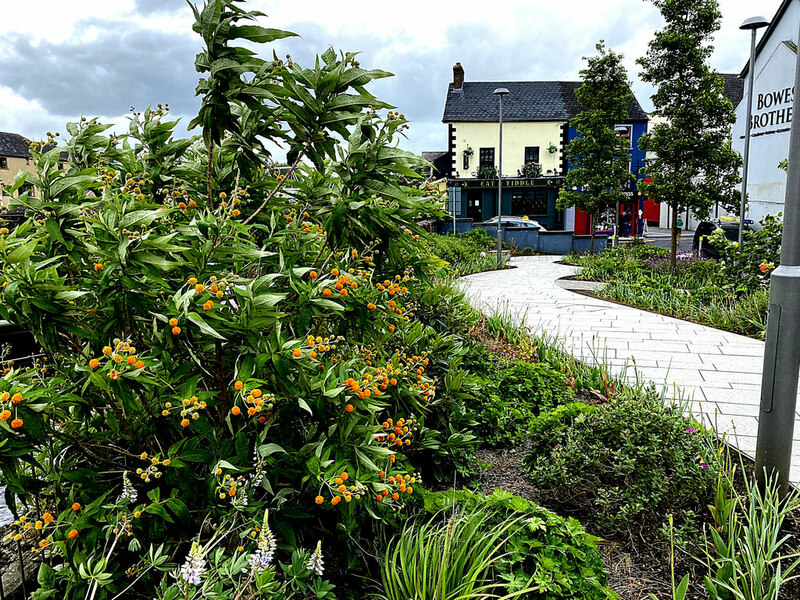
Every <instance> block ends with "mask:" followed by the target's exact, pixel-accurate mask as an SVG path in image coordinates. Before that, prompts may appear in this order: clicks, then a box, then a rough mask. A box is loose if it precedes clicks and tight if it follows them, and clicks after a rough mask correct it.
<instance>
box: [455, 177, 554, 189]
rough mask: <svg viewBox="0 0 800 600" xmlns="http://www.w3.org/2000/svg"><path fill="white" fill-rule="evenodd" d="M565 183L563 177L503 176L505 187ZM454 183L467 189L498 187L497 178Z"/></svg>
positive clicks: (464, 180) (546, 185)
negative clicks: (514, 177) (508, 177)
mask: <svg viewBox="0 0 800 600" xmlns="http://www.w3.org/2000/svg"><path fill="white" fill-rule="evenodd" d="M563 183H564V178H563V177H558V178H547V177H542V178H537V179H519V178H517V179H506V178H503V188H504V189H505V188H515V187H553V186H560V185H562V184H563ZM453 185H456V186H459V187H461V188H466V189H475V188H492V189H497V179H463V180H461V181H454V182H453Z"/></svg>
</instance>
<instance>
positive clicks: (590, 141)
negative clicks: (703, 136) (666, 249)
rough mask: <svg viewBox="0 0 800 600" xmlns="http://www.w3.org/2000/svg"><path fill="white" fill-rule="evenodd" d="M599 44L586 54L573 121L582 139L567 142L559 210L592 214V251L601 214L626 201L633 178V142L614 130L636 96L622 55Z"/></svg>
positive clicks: (579, 137)
mask: <svg viewBox="0 0 800 600" xmlns="http://www.w3.org/2000/svg"><path fill="white" fill-rule="evenodd" d="M596 48H597V51H598V53H599V54H598V55H597V56H593V57H591V58H585V60H586V62H587V66H586V68H585V69H583V70H582V71H581V78H582V79H583V85H581V87H579V88H578V89H577V90H576V92H575V95H576V97H577V98H578V102H580V104H581V106H582V107H583V110H582V111H581V113H580V114H579V115H578V116H576V117H575V118H574V119H572V123H571V124H572V125H573V126H574V127H575V129H577V131H578V137H576V138H575V139H573V140H572V141H571V142H570V143H569V145H568V146H567V149H566V153H567V160H569V162H570V164H571V165H572V168H571V169H570V170H569V171H568V172H567V179H566V185H565V186H564V187H563V188H562V189H561V192H560V193H559V195H558V205H559V207H560V208H567V207H570V206H576V207H578V208H580V209H581V210H585V211H586V212H588V213H589V215H591V219H592V226H591V228H590V230H591V236H592V239H591V245H590V246H589V253H590V254H593V253H594V231H595V224H596V223H597V221H598V219H599V218H600V214H601V213H602V212H603V211H604V210H605V209H606V208H607V207H609V206H616V204H617V202H621V201H622V200H624V199H625V196H624V193H623V187H624V184H625V183H626V182H627V181H629V180H631V179H633V176H632V175H631V174H630V172H629V171H628V160H629V157H628V143H627V141H626V140H624V139H622V138H620V137H619V136H617V134H616V133H615V132H614V125H615V124H616V123H620V122H621V121H624V120H625V119H626V118H627V116H628V103H629V102H630V101H631V99H632V98H633V94H632V93H631V89H630V83H629V82H628V74H627V72H626V71H625V67H623V66H622V55H621V54H616V53H614V52H612V51H610V50H606V48H605V44H604V42H603V41H602V40H601V41H600V42H599V43H598V44H597V46H596Z"/></svg>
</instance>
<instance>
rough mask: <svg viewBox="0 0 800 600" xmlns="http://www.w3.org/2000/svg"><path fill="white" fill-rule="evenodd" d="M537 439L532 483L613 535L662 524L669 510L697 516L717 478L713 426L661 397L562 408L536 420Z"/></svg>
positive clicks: (530, 469)
mask: <svg viewBox="0 0 800 600" xmlns="http://www.w3.org/2000/svg"><path fill="white" fill-rule="evenodd" d="M531 442H532V447H531V450H530V453H529V454H528V456H527V458H526V461H525V462H526V470H527V473H528V475H529V476H530V478H531V481H532V483H533V484H534V485H535V486H536V487H537V488H538V489H539V490H540V491H542V492H543V493H544V494H545V497H546V498H548V501H552V502H554V504H555V505H556V506H559V507H561V508H564V509H566V508H567V507H569V510H570V511H575V512H576V513H580V514H586V515H591V520H592V522H593V523H594V524H595V525H596V526H597V527H598V530H599V531H600V532H602V533H604V534H607V535H616V536H623V537H624V535H625V532H626V531H632V532H637V531H639V530H641V529H654V528H658V526H660V525H661V523H662V521H663V515H665V514H667V513H672V514H674V515H675V516H676V518H680V517H681V516H683V517H687V516H691V515H690V514H689V513H688V512H687V511H690V510H691V509H692V508H694V507H696V506H697V505H698V504H699V505H704V504H706V503H707V502H708V499H709V498H711V497H712V494H713V489H714V486H715V483H716V474H717V472H718V468H717V466H718V465H717V458H716V455H715V453H714V451H713V450H712V449H711V444H710V440H709V436H708V434H707V432H705V431H704V430H703V429H702V427H701V426H700V425H698V424H697V423H696V422H695V421H694V420H693V419H691V418H687V417H684V416H683V415H682V414H681V411H680V409H679V408H677V407H675V406H669V407H667V406H664V405H663V404H662V403H661V401H660V400H659V399H658V398H656V397H655V396H645V397H643V398H625V399H623V398H620V399H618V400H615V401H612V402H609V403H607V404H602V405H599V406H596V407H595V406H588V405H585V404H580V403H573V404H568V405H566V406H562V407H559V408H557V409H555V410H554V411H553V412H551V413H546V414H542V415H541V416H540V417H539V418H538V419H536V421H535V422H534V424H533V428H532V430H531Z"/></svg>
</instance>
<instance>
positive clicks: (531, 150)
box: [525, 146, 539, 164]
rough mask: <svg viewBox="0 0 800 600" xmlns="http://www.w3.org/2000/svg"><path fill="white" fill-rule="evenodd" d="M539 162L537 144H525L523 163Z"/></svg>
mask: <svg viewBox="0 0 800 600" xmlns="http://www.w3.org/2000/svg"><path fill="white" fill-rule="evenodd" d="M538 162H539V146H525V164H527V163H538Z"/></svg>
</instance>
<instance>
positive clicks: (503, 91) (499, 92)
mask: <svg viewBox="0 0 800 600" xmlns="http://www.w3.org/2000/svg"><path fill="white" fill-rule="evenodd" d="M492 93H493V94H496V95H497V96H505V95H506V94H508V93H510V92H509V91H508V90H507V89H506V88H497V89H496V90H495V91H493V92H492Z"/></svg>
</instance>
